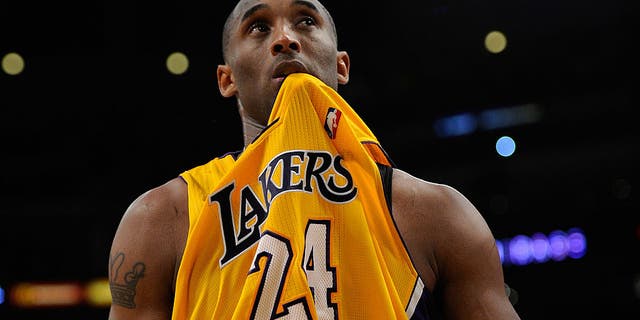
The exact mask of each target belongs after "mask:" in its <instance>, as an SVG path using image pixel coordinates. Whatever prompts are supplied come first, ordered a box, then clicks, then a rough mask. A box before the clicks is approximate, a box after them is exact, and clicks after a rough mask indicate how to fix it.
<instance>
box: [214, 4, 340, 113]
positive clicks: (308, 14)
mask: <svg viewBox="0 0 640 320" xmlns="http://www.w3.org/2000/svg"><path fill="white" fill-rule="evenodd" d="M226 53H227V54H226V64H227V66H228V67H229V70H230V73H231V78H232V80H233V82H234V84H235V92H234V94H235V95H236V97H237V98H238V99H239V100H240V102H241V104H242V107H243V112H244V113H245V115H247V116H249V117H251V118H252V119H253V120H255V121H257V122H258V123H260V124H266V122H267V119H268V117H269V114H270V112H271V108H272V105H273V102H274V101H275V98H276V96H277V93H278V90H279V88H280V86H281V85H282V82H283V80H284V78H285V77H286V76H287V75H289V74H291V73H295V72H305V73H309V74H311V75H314V76H316V77H318V78H319V79H320V80H322V81H323V82H325V83H326V84H327V85H329V86H331V87H332V88H334V89H337V86H338V82H341V83H343V82H346V81H344V80H339V79H338V71H337V70H338V66H339V65H340V63H344V61H343V62H340V59H339V58H338V57H339V56H340V54H346V53H340V54H339V53H338V51H337V45H336V40H335V34H334V29H333V25H332V23H331V20H330V17H329V16H328V14H327V13H326V12H325V10H324V8H323V7H322V5H321V4H320V3H319V2H317V1H316V0H246V1H243V0H241V1H240V2H239V3H238V5H237V6H236V8H235V9H234V13H233V18H232V21H231V27H230V29H229V43H228V46H227V50H226ZM347 63H348V60H347ZM347 70H348V68H347Z"/></svg>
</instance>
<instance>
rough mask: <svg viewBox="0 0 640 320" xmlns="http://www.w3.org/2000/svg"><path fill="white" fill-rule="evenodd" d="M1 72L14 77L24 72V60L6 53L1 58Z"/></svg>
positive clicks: (13, 54)
mask: <svg viewBox="0 0 640 320" xmlns="http://www.w3.org/2000/svg"><path fill="white" fill-rule="evenodd" d="M2 70H3V71H4V72H5V73H7V74H9V75H12V76H15V75H17V74H19V73H21V72H22V71H23V70H24V59H22V56H20V55H19V54H17V53H15V52H11V53H7V54H6V55H5V56H4V57H3V58H2Z"/></svg>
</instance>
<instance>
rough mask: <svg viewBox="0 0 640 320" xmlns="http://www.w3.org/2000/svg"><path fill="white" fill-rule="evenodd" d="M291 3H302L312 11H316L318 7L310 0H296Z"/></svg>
mask: <svg viewBox="0 0 640 320" xmlns="http://www.w3.org/2000/svg"><path fill="white" fill-rule="evenodd" d="M293 4H295V5H302V6H305V7H307V8H309V9H311V10H313V11H318V8H317V7H316V6H315V5H314V4H313V3H311V2H309V1H305V0H296V1H294V2H293Z"/></svg>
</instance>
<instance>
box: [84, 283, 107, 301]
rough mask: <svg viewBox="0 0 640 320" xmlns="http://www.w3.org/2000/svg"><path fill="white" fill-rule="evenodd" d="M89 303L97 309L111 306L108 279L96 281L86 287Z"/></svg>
mask: <svg viewBox="0 0 640 320" xmlns="http://www.w3.org/2000/svg"><path fill="white" fill-rule="evenodd" d="M86 299H87V303H89V304H90V305H92V306H96V307H106V306H109V305H111V291H110V290H109V281H108V280H107V279H96V280H94V281H91V282H89V283H88V284H87V286H86Z"/></svg>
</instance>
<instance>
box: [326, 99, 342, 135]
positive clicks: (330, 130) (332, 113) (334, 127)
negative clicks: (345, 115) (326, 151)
mask: <svg viewBox="0 0 640 320" xmlns="http://www.w3.org/2000/svg"><path fill="white" fill-rule="evenodd" d="M341 115H342V112H340V110H338V109H336V108H331V107H329V110H328V111H327V117H326V119H325V121H324V130H326V131H327V134H328V135H329V138H331V139H335V138H336V132H337V131H338V122H340V116H341Z"/></svg>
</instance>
